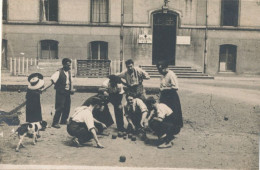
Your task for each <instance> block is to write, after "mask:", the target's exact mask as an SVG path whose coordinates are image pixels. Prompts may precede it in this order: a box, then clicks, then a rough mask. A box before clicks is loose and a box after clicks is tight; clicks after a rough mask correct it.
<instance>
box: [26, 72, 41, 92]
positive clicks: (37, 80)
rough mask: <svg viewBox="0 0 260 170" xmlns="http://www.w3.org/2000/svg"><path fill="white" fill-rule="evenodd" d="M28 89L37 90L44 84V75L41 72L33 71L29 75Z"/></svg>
mask: <svg viewBox="0 0 260 170" xmlns="http://www.w3.org/2000/svg"><path fill="white" fill-rule="evenodd" d="M28 82H29V83H30V84H29V85H28V89H30V90H37V89H40V88H42V87H43V86H44V80H43V75H42V74H40V73H32V74H31V75H29V76H28Z"/></svg>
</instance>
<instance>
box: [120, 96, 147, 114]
mask: <svg viewBox="0 0 260 170" xmlns="http://www.w3.org/2000/svg"><path fill="white" fill-rule="evenodd" d="M130 107H132V108H131V109H132V111H133V112H134V113H130V112H129V111H130ZM124 109H125V115H126V116H129V115H131V114H141V113H144V112H147V111H148V109H147V107H146V105H145V104H144V102H143V101H142V100H141V99H139V98H135V99H133V105H129V104H128V103H126V104H125V106H124ZM137 109H138V110H139V111H140V112H141V113H136V111H137Z"/></svg>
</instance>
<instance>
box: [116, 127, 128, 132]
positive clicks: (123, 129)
mask: <svg viewBox="0 0 260 170" xmlns="http://www.w3.org/2000/svg"><path fill="white" fill-rule="evenodd" d="M118 131H119V132H126V131H127V130H126V129H125V128H118Z"/></svg>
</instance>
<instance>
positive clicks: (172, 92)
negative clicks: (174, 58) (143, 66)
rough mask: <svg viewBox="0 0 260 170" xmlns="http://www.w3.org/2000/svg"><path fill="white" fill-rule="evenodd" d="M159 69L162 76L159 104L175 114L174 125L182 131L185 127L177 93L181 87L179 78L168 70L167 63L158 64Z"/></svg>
mask: <svg viewBox="0 0 260 170" xmlns="http://www.w3.org/2000/svg"><path fill="white" fill-rule="evenodd" d="M157 69H158V71H159V73H160V74H161V78H160V97H159V102H160V103H164V104H166V105H167V106H168V107H170V108H171V109H172V111H173V113H174V119H173V122H174V125H175V126H176V127H178V128H179V129H181V128H182V127H183V119H182V109H181V103H180V99H179V95H178V93H177V91H178V88H179V85H178V80H177V76H176V75H175V73H174V72H173V71H171V70H169V68H168V62H167V61H160V62H158V63H157Z"/></svg>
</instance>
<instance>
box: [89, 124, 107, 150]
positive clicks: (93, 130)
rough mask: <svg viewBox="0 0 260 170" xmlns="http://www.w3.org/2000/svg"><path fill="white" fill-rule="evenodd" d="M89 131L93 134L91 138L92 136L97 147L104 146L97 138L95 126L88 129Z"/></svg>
mask: <svg viewBox="0 0 260 170" xmlns="http://www.w3.org/2000/svg"><path fill="white" fill-rule="evenodd" d="M90 132H91V133H92V135H93V138H94V140H95V142H96V144H97V147H98V148H104V146H103V145H102V144H101V143H100V142H99V140H98V137H97V133H96V130H95V128H92V129H90Z"/></svg>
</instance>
